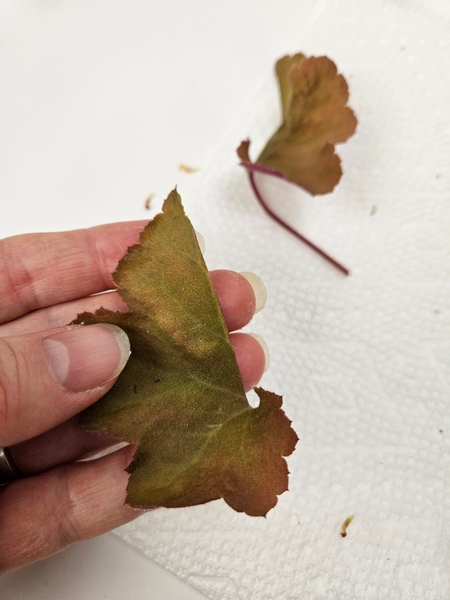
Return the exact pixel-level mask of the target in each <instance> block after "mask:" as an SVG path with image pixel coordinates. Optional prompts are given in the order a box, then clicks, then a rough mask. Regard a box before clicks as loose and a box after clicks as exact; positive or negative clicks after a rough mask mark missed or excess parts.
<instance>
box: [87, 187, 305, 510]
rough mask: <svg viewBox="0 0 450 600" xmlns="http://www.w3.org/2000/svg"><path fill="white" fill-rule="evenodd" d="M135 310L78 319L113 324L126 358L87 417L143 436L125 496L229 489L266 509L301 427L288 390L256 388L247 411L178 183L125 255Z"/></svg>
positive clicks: (203, 496)
mask: <svg viewBox="0 0 450 600" xmlns="http://www.w3.org/2000/svg"><path fill="white" fill-rule="evenodd" d="M113 276H114V281H115V283H116V284H117V288H118V292H119V294H120V296H121V297H122V298H123V300H124V301H125V302H126V304H127V306H128V309H129V311H128V312H111V311H109V310H106V309H103V308H101V309H99V310H98V311H96V313H95V314H91V313H83V314H81V315H78V319H77V321H76V322H78V323H81V322H82V323H86V324H89V323H115V324H116V325H119V326H120V327H122V328H123V329H124V330H125V331H126V332H127V334H128V335H129V337H130V341H131V348H132V353H131V357H130V359H129V361H128V363H127V365H126V367H125V369H124V371H123V372H122V374H121V375H120V377H119V379H118V381H117V382H116V384H115V385H114V387H113V388H112V389H111V390H110V391H109V392H108V393H107V394H106V395H105V396H104V397H103V398H102V399H100V400H99V401H98V402H97V403H96V404H94V405H93V406H92V407H90V408H89V409H87V410H86V411H84V413H83V414H82V421H81V422H82V425H83V426H84V427H86V428H89V429H94V430H104V431H106V432H108V433H110V434H111V435H113V436H116V437H118V438H120V439H123V440H126V441H128V442H131V443H134V444H136V445H137V451H136V454H135V457H134V459H133V461H132V463H131V464H130V466H129V467H128V471H129V472H130V474H131V476H130V479H129V484H128V490H127V492H128V493H127V502H128V503H129V504H130V505H132V506H135V507H150V506H166V507H180V506H189V505H193V504H201V503H204V502H208V501H210V500H215V499H218V498H224V500H225V501H226V502H227V503H228V504H229V505H230V506H231V507H232V508H234V509H235V510H237V511H243V512H246V513H247V514H249V515H255V516H256V515H265V514H266V513H267V511H268V510H270V509H271V508H272V507H273V506H274V505H275V504H276V502H277V495H279V494H281V493H282V492H284V491H285V490H286V489H287V486H288V470H287V465H286V461H285V460H284V458H283V456H288V455H289V454H291V452H292V451H293V450H294V447H295V444H296V442H297V439H298V438H297V436H296V434H295V432H294V431H293V430H292V428H291V426H290V423H291V422H290V421H289V419H288V418H287V417H286V415H285V414H284V412H283V410H282V409H281V403H282V402H281V397H280V396H277V395H276V394H273V393H271V392H267V391H264V390H262V389H256V392H257V394H258V395H259V398H260V404H259V406H258V407H257V408H251V407H250V406H249V404H248V402H247V398H246V395H245V392H244V388H243V384H242V380H241V376H240V373H239V368H238V365H237V362H236V357H235V354H234V350H233V347H232V344H231V341H230V338H229V335H228V331H227V328H226V324H225V321H224V318H223V315H222V312H221V309H220V306H219V303H218V300H217V297H216V294H215V291H214V288H213V286H212V283H211V280H210V277H209V274H208V271H207V268H206V265H205V262H204V260H203V256H202V254H201V252H200V249H199V247H198V244H197V239H196V235H195V231H194V229H193V228H192V225H191V223H190V222H189V219H188V218H187V217H186V215H185V214H184V210H183V207H182V204H181V198H180V196H179V194H178V193H177V192H176V191H173V192H172V193H171V194H170V195H169V197H168V198H167V200H166V201H165V203H164V207H163V213H161V214H159V215H157V216H156V218H155V219H154V220H153V221H151V222H150V223H149V224H148V225H147V227H146V228H145V229H144V231H143V232H142V234H141V238H140V243H139V244H137V245H135V246H132V247H131V248H129V250H128V253H127V254H126V255H125V256H124V257H123V259H122V260H121V261H120V263H119V265H118V267H117V270H116V272H115V273H114V275H113Z"/></svg>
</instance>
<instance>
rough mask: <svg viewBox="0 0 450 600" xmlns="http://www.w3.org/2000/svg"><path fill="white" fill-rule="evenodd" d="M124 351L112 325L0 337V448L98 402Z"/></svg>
mask: <svg viewBox="0 0 450 600" xmlns="http://www.w3.org/2000/svg"><path fill="white" fill-rule="evenodd" d="M129 350H130V346H129V341H128V338H127V336H126V335H125V333H124V332H123V331H122V330H121V329H119V328H118V327H115V326H114V325H90V326H85V327H80V326H76V327H64V328H59V329H54V330H51V331H41V332H37V333H34V334H30V335H28V336H16V337H8V338H0V446H10V445H12V444H16V443H19V442H21V441H24V440H27V439H30V438H32V437H34V436H36V435H38V434H40V433H41V432H43V431H46V430H49V429H51V428H53V427H55V426H56V425H59V424H60V423H62V422H64V421H66V420H68V419H69V418H71V417H73V416H74V415H76V414H77V413H79V412H80V411H81V410H83V409H84V408H86V407H87V406H89V405H90V404H92V403H93V402H95V401H96V400H98V398H100V397H101V396H102V395H103V394H104V393H105V392H106V391H107V390H108V389H109V388H110V387H111V386H112V385H113V383H114V381H115V379H116V378H117V376H118V374H119V373H120V371H121V370H122V369H123V367H124V366H125V363H126V362H127V360H128V357H129Z"/></svg>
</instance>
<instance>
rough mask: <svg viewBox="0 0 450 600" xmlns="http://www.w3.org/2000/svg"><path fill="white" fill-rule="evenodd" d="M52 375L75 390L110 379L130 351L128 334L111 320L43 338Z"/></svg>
mask: <svg viewBox="0 0 450 600" xmlns="http://www.w3.org/2000/svg"><path fill="white" fill-rule="evenodd" d="M42 347H43V350H44V355H45V357H46V359H47V362H48V364H49V367H50V371H51V372H52V373H53V376H54V377H55V379H57V381H59V383H60V384H61V385H63V386H64V387H65V388H66V389H67V390H69V391H72V392H81V391H86V390H90V389H92V388H95V387H98V386H99V385H102V384H104V383H107V382H108V381H111V380H112V379H114V378H115V377H117V375H118V374H119V373H120V372H121V371H122V369H123V367H124V366H125V364H126V362H127V360H128V357H129V355H130V342H129V340H128V336H127V334H126V333H125V332H124V331H123V330H122V329H120V327H117V326H116V325H110V324H108V323H101V324H97V325H86V326H80V327H70V328H69V329H66V330H65V331H62V332H60V333H56V334H55V335H52V336H49V337H47V338H45V339H44V340H42Z"/></svg>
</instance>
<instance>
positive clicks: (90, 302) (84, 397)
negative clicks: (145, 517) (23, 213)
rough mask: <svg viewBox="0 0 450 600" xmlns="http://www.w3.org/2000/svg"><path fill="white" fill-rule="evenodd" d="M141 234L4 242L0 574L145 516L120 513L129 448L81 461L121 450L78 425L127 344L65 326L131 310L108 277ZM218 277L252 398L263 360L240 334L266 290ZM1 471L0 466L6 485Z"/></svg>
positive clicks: (105, 232)
mask: <svg viewBox="0 0 450 600" xmlns="http://www.w3.org/2000/svg"><path fill="white" fill-rule="evenodd" d="M143 225H144V224H143V223H142V222H132V223H117V224H112V225H102V226H99V227H94V228H91V229H86V230H80V231H72V232H66V233H50V234H30V235H22V236H16V237H12V238H8V239H5V240H2V241H0V298H1V299H2V303H1V306H0V448H7V455H6V456H7V458H8V453H9V456H10V458H11V461H12V464H13V465H16V467H17V469H18V470H19V472H20V478H18V479H17V480H14V481H12V482H11V483H7V484H6V485H3V486H1V487H0V573H1V572H3V571H6V570H8V569H12V568H17V567H20V566H22V565H25V564H27V563H30V562H33V561H35V560H38V559H41V558H45V557H46V556H49V555H51V554H53V553H55V552H58V551H59V550H61V549H62V548H64V547H65V546H67V545H69V544H71V543H73V542H76V541H82V540H87V539H89V538H91V537H94V536H96V535H100V534H102V533H104V532H106V531H109V530H110V529H113V528H114V527H117V526H119V525H122V524H124V523H126V522H128V521H130V520H132V519H134V518H135V517H137V516H139V515H140V514H142V512H144V511H142V510H136V509H132V508H131V507H129V506H128V505H126V504H125V503H124V502H125V496H126V486H127V481H128V474H127V473H126V471H125V470H124V469H125V468H126V466H127V465H128V464H129V463H130V462H131V459H132V456H133V452H134V450H135V448H134V447H132V446H126V447H122V448H120V449H118V450H115V451H112V452H111V453H109V454H107V455H106V456H102V457H101V458H94V459H92V460H88V461H82V462H80V459H82V458H86V457H89V456H91V455H93V454H95V453H98V452H99V451H100V450H102V449H105V448H108V447H112V446H113V445H114V444H115V443H116V441H115V440H113V439H111V438H109V437H108V436H106V435H104V434H99V433H95V432H89V431H85V430H83V429H81V428H80V427H78V425H77V415H78V413H80V411H82V410H83V409H84V408H86V407H87V406H89V405H90V404H92V403H94V402H95V401H96V400H98V399H99V398H100V397H101V396H103V395H104V394H105V393H106V392H107V391H108V390H109V389H110V388H111V386H112V385H113V384H114V382H115V380H116V378H117V376H118V375H119V373H120V371H121V370H122V369H123V367H124V366H125V364H126V361H127V359H128V356H129V342H128V338H127V336H126V334H125V333H124V332H123V331H122V330H121V329H119V328H118V327H115V326H113V325H106V326H104V325H89V326H69V327H68V326H67V323H70V322H71V321H72V320H73V319H74V318H75V317H76V315H77V314H78V313H80V312H83V311H90V312H92V311H95V310H96V309H97V308H99V307H100V306H104V307H105V308H108V309H110V310H126V307H125V305H124V304H123V302H122V300H121V299H120V297H119V295H118V294H117V293H116V292H115V291H111V290H113V288H114V283H113V280H112V277H111V273H112V272H113V271H114V269H115V267H116V265H117V262H118V260H119V259H120V258H121V257H122V256H123V255H124V254H125V252H126V249H127V247H128V246H130V245H132V244H134V243H136V242H137V241H138V236H139V231H140V230H141V229H142V228H143ZM211 278H212V281H213V284H214V287H215V289H216V292H217V295H218V298H219V302H220V305H221V307H222V311H223V313H224V316H225V320H226V323H227V326H228V329H229V331H231V332H233V333H231V339H232V343H233V346H234V349H235V352H236V357H237V361H238V364H239V368H240V371H241V374H242V378H243V381H244V387H245V388H246V389H247V390H248V389H249V388H251V387H252V386H253V385H255V384H256V383H257V382H258V381H259V379H260V377H261V376H262V373H263V371H264V369H265V366H266V364H267V351H266V348H265V345H264V343H263V342H262V345H261V343H260V341H258V340H257V339H256V338H254V337H252V336H251V335H248V334H244V333H239V332H237V330H238V329H240V328H241V327H243V326H244V325H246V324H247V323H248V322H249V321H250V320H251V318H252V316H253V314H254V312H255V309H256V308H258V306H257V305H258V304H259V305H261V304H263V303H264V293H265V292H264V287H263V286H262V284H261V282H260V281H259V280H258V279H257V278H256V277H254V276H253V277H252V276H246V277H244V276H242V275H239V274H237V273H235V272H231V271H213V272H211ZM249 281H251V282H252V285H251V284H250V283H249ZM255 291H256V294H255ZM100 292H106V293H103V294H101V295H95V294H99V293H100ZM2 464H3V469H2ZM6 468H7V463H5V460H4V459H3V463H2V461H1V460H0V482H1V481H2V477H3V479H4V478H5V476H4V474H3V476H2V471H3V472H5V471H6Z"/></svg>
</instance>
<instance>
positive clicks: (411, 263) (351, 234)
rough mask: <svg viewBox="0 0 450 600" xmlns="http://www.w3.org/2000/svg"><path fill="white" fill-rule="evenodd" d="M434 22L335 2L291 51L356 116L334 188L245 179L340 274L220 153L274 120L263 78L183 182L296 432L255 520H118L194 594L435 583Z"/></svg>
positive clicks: (438, 167)
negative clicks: (234, 276)
mask: <svg viewBox="0 0 450 600" xmlns="http://www.w3.org/2000/svg"><path fill="white" fill-rule="evenodd" d="M449 39H450V15H449V10H448V9H446V6H445V5H444V4H440V3H434V4H430V5H427V6H425V2H423V3H420V2H413V1H410V2H406V1H402V0H397V1H394V0H390V1H387V0H385V1H372V0H371V1H369V0H366V1H365V2H360V1H359V0H342V1H340V2H333V1H331V2H322V3H320V4H319V5H318V9H317V11H316V12H315V14H314V18H313V19H311V21H310V25H309V29H308V30H307V31H306V32H304V35H303V36H302V38H301V39H299V40H298V48H293V49H292V50H293V51H295V50H298V51H303V52H305V53H307V54H308V55H320V54H326V55H328V56H329V57H330V58H332V59H333V60H334V61H335V62H336V63H337V65H338V67H339V69H340V71H341V72H343V73H344V75H345V76H346V78H347V80H348V81H349V84H350V90H351V98H350V104H351V106H352V107H353V108H354V110H355V112H356V114H357V116H358V119H359V127H358V131H357V134H356V136H355V137H354V138H352V139H351V140H350V141H349V142H347V144H345V145H343V146H340V147H338V152H339V154H340V155H341V157H342V159H343V166H344V171H345V173H344V177H343V179H342V181H341V183H340V184H339V186H338V188H337V189H336V190H335V192H334V193H333V194H331V195H329V196H327V197H318V198H309V197H307V196H306V194H304V193H303V192H301V191H300V190H298V189H295V188H293V187H289V186H288V185H286V184H284V183H283V182H262V185H263V186H264V189H265V190H266V193H267V196H268V197H270V199H271V202H272V205H273V206H275V205H276V206H278V210H279V211H280V213H282V214H283V215H284V216H285V217H286V218H288V219H289V222H290V223H291V224H293V225H294V226H296V227H298V228H299V230H300V231H302V232H303V233H305V234H307V235H309V236H310V238H311V239H313V240H314V241H315V242H316V243H318V244H319V245H322V246H323V247H324V248H326V249H327V250H328V251H329V252H331V253H332V254H333V255H334V256H335V257H336V258H338V259H340V260H342V261H343V262H344V263H345V264H346V265H347V266H348V267H349V268H350V269H351V272H352V275H351V277H350V278H345V277H343V276H342V275H340V274H339V273H338V272H335V271H334V270H333V269H332V268H331V267H329V266H328V265H327V264H326V263H324V262H323V260H322V259H320V258H319V257H317V256H315V255H314V254H312V253H311V252H310V251H309V250H308V249H307V248H305V247H304V246H303V245H301V244H300V243H299V242H298V241H297V240H295V239H294V238H293V237H291V236H290V235H289V234H288V233H286V232H285V231H284V230H282V229H281V228H280V227H279V226H278V225H276V224H275V223H274V222H272V221H271V220H270V219H269V218H268V217H267V215H266V214H265V213H264V212H263V211H262V209H261V208H260V207H259V205H258V204H257V202H256V200H255V199H254V197H253V195H252V192H251V190H250V186H249V185H248V181H247V177H246V174H245V172H244V171H243V170H242V169H241V168H239V167H238V166H237V162H238V161H237V158H236V156H235V153H234V152H235V148H236V147H237V146H238V144H239V142H240V141H241V139H244V138H245V137H247V136H250V137H251V139H252V140H253V141H254V146H255V151H257V150H258V149H259V148H260V147H261V145H262V144H263V142H264V140H265V139H266V138H267V137H268V136H269V135H270V134H271V133H272V131H273V130H274V128H275V127H276V126H277V124H278V119H279V116H278V115H279V108H278V99H277V92H276V87H275V80H274V79H272V78H271V79H270V81H268V82H267V84H266V85H265V86H264V87H263V89H262V91H261V93H260V94H258V97H257V98H256V99H255V101H254V103H253V104H252V106H250V107H249V108H248V110H247V111H246V114H245V115H244V116H243V119H242V121H241V123H240V124H238V125H237V126H236V127H235V129H234V132H233V133H232V134H230V136H229V139H228V141H227V142H226V143H225V145H224V147H223V151H222V152H221V153H220V155H219V156H217V157H216V159H215V160H214V161H213V163H212V164H211V165H210V166H209V168H208V169H203V171H205V170H206V173H205V174H204V175H203V177H202V179H201V182H200V184H199V186H198V188H197V189H196V190H195V193H193V194H192V195H191V196H190V197H188V198H185V199H184V202H185V206H186V210H187V213H188V215H189V216H190V218H191V220H192V221H193V224H194V226H195V227H196V228H197V229H199V230H200V231H202V232H203V234H204V236H205V237H206V241H207V253H206V260H207V263H208V266H209V267H210V268H220V267H224V268H233V269H237V270H252V271H255V272H256V273H258V274H259V275H260V276H261V277H262V278H263V279H264V281H265V283H266V285H267V288H268V294H269V296H268V302H267V305H266V308H265V309H264V311H263V312H262V313H261V314H259V315H257V316H256V317H255V319H254V321H253V323H252V324H251V330H253V331H256V332H259V333H261V334H262V335H263V336H264V337H265V338H266V340H267V342H268V344H269V346H270V349H271V355H272V364H271V368H270V370H269V371H268V373H267V374H266V375H265V376H264V379H263V381H262V385H263V387H265V388H267V389H270V390H273V391H275V392H277V393H281V394H283V396H284V407H285V410H286V413H287V415H288V416H289V417H290V418H291V419H293V425H294V428H295V429H296V431H297V433H298V434H299V436H300V438H301V439H300V442H299V444H298V446H297V449H296V451H295V453H294V454H293V455H292V456H291V457H290V458H289V459H288V463H289V468H290V472H291V476H290V491H289V492H287V493H285V494H283V495H282V496H281V497H280V500H279V503H278V505H277V506H276V507H275V508H274V509H273V510H272V511H271V512H270V513H269V514H268V516H267V518H266V519H263V518H250V517H248V516H246V515H242V514H237V513H235V512H233V511H232V510H231V509H230V508H229V507H228V506H227V505H226V504H225V503H224V502H223V501H217V502H213V503H210V504H208V505H204V506H199V507H193V508H186V509H175V510H166V509H160V510H156V511H154V512H152V513H149V514H147V515H145V516H144V517H142V518H140V519H139V520H137V521H136V522H134V523H131V524H129V525H127V526H125V527H122V528H121V529H120V530H118V534H119V535H120V536H121V537H122V538H124V539H125V540H127V541H128V542H129V543H130V544H132V545H134V546H136V547H138V548H140V549H141V550H142V551H143V552H145V554H147V555H148V556H150V557H151V558H153V559H155V560H156V561H158V562H159V563H161V564H162V565H164V566H165V567H167V568H168V569H170V570H171V571H173V572H175V573H176V574H177V575H178V576H180V577H181V578H182V579H184V580H185V581H187V582H188V583H190V584H191V585H193V586H194V587H196V588H198V589H199V590H201V591H202V592H203V593H204V594H206V595H207V596H208V597H209V598H212V599H219V598H220V599H221V600H228V599H229V600H236V599H237V598H240V599H245V600H263V599H267V600H268V599H270V600H272V599H273V600H275V599H286V600H287V599H301V600H309V599H311V600H322V599H323V600H334V599H336V600H338V599H339V600H344V599H348V600H363V599H364V600H369V599H377V600H382V599H389V600H393V599H398V600H403V599H404V600H416V599H417V600H419V599H420V600H424V599H429V600H441V599H442V600H443V599H444V598H446V599H447V598H449V597H450V410H449V409H450V397H449V392H450V371H449V363H450V337H449V334H450V331H449V325H450V198H449V192H450V137H449V135H450V127H449V107H450V72H449V64H450V61H449V59H450V50H449ZM276 58H278V57H274V61H275V59H276ZM255 155H256V153H255ZM351 514H354V515H355V518H354V520H353V522H352V523H351V524H350V525H349V527H348V535H347V537H346V538H345V539H344V538H342V537H341V535H340V527H341V525H342V523H343V522H344V521H345V519H346V518H347V517H348V516H349V515H351Z"/></svg>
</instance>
